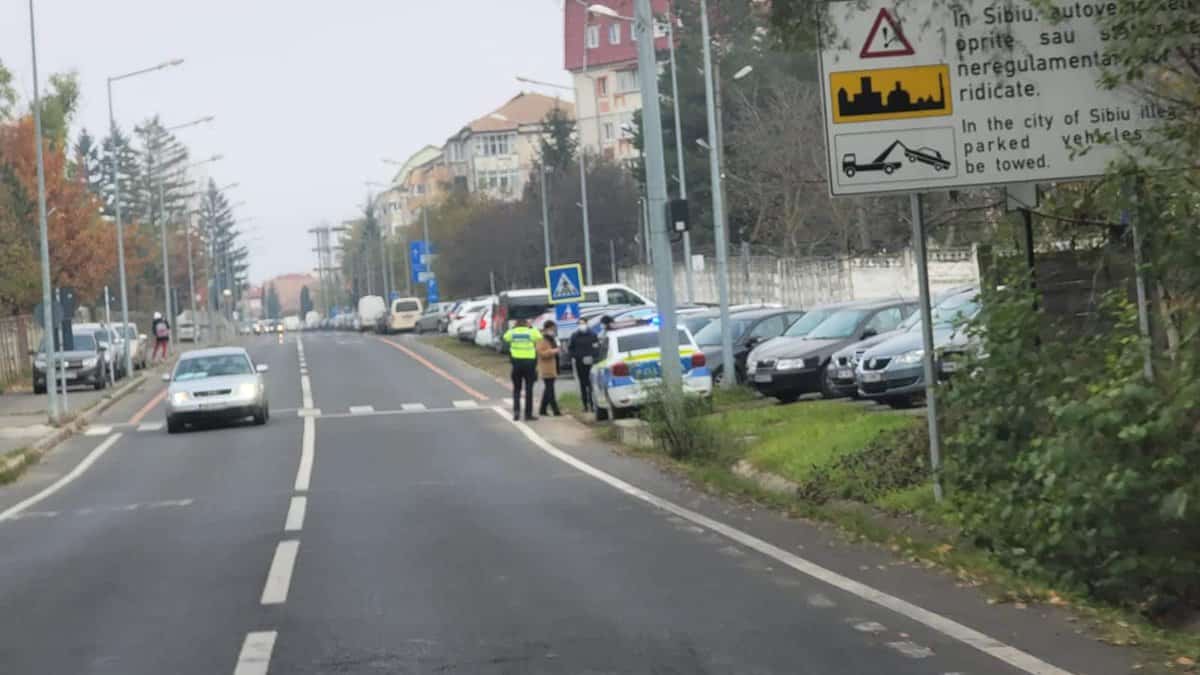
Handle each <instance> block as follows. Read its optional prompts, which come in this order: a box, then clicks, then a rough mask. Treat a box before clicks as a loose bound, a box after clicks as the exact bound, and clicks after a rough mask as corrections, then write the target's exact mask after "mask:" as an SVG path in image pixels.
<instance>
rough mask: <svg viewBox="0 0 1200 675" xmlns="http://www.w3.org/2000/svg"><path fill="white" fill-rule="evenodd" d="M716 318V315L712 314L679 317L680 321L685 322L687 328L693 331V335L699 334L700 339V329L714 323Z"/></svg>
mask: <svg viewBox="0 0 1200 675" xmlns="http://www.w3.org/2000/svg"><path fill="white" fill-rule="evenodd" d="M715 318H716V317H712V316H685V317H680V318H679V323H681V324H683V326H684V327H685V328H687V329H688V330H690V331H692V335H695V336H697V339H699V335H700V331H701V330H702V329H703V328H704V327H705V326H707V325H708V324H710V323H712V322H713V320H714V319H715Z"/></svg>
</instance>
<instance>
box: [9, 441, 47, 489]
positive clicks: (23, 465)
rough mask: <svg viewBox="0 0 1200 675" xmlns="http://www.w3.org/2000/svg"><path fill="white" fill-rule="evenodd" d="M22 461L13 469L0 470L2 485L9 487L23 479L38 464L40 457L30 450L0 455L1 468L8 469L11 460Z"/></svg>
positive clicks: (13, 451) (11, 451)
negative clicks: (8, 485)
mask: <svg viewBox="0 0 1200 675" xmlns="http://www.w3.org/2000/svg"><path fill="white" fill-rule="evenodd" d="M18 458H20V459H22V460H23V461H21V462H19V463H18V464H16V465H15V466H13V467H11V468H0V485H7V484H9V483H11V482H13V481H15V480H16V479H18V478H20V477H21V474H23V473H25V471H26V470H28V469H29V467H31V466H33V465H34V464H37V462H38V460H39V459H40V455H38V454H37V453H32V452H30V451H29V448H17V449H15V450H10V451H8V452H6V453H4V454H2V455H0V467H7V466H8V462H9V460H12V459H18Z"/></svg>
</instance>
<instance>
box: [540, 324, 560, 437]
mask: <svg viewBox="0 0 1200 675" xmlns="http://www.w3.org/2000/svg"><path fill="white" fill-rule="evenodd" d="M557 334H558V327H557V326H556V325H555V324H554V322H553V321H550V320H547V321H546V323H544V324H542V339H541V340H538V343H537V369H538V376H539V377H541V378H542V405H541V407H540V408H539V410H538V414H540V415H545V414H546V411H547V409H550V410H553V411H554V416H555V417H559V416H561V415H562V412H560V411H559V409H558V397H557V396H555V394H554V382H555V381H556V380H557V379H558V351H559V350H558V335H557Z"/></svg>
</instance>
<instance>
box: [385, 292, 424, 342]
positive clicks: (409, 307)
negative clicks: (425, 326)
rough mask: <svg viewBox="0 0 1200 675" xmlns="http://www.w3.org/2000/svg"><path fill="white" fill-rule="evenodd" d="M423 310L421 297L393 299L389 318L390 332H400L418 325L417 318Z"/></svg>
mask: <svg viewBox="0 0 1200 675" xmlns="http://www.w3.org/2000/svg"><path fill="white" fill-rule="evenodd" d="M422 310H423V308H422V306H421V299H420V298H396V299H395V300H393V301H392V311H391V313H390V315H389V318H388V326H387V330H388V332H389V333H398V332H400V331H411V330H413V329H414V328H416V327H417V320H418V319H420V318H421V311H422Z"/></svg>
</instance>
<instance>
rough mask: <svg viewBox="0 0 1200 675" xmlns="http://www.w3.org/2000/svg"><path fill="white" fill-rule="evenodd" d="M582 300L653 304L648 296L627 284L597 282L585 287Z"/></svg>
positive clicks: (600, 302)
mask: <svg viewBox="0 0 1200 675" xmlns="http://www.w3.org/2000/svg"><path fill="white" fill-rule="evenodd" d="M581 302H586V303H590V304H593V305H652V304H654V303H653V302H651V301H650V300H647V299H646V296H644V295H642V294H641V293H638V292H637V291H635V290H633V289H632V288H630V287H628V286H626V285H625V284H596V285H593V286H584V287H583V300H581Z"/></svg>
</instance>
